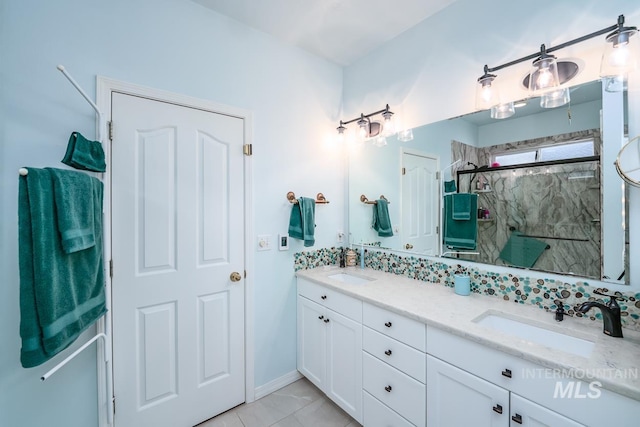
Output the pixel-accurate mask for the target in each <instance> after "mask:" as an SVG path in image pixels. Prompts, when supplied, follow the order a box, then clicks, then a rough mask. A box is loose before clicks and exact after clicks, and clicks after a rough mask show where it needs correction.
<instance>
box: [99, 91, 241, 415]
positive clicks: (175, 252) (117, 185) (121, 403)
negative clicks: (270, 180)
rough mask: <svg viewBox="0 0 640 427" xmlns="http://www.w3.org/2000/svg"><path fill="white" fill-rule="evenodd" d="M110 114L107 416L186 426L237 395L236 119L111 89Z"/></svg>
mask: <svg viewBox="0 0 640 427" xmlns="http://www.w3.org/2000/svg"><path fill="white" fill-rule="evenodd" d="M111 117H112V121H113V124H114V139H113V143H112V160H111V163H112V174H111V175H112V221H113V227H112V258H113V263H114V264H113V268H114V274H113V279H112V288H113V310H112V314H113V368H114V395H115V403H116V413H115V425H116V426H118V427H129V426H141V427H142V426H154V427H161V426H167V427H189V426H193V425H195V424H198V423H200V422H202V421H204V420H206V419H208V418H211V417H213V416H215V415H217V414H219V413H221V412H223V411H225V410H227V409H229V408H232V407H234V406H236V405H238V404H240V403H242V402H244V400H245V394H244V393H245V390H244V384H245V378H244V375H245V373H244V366H245V365H244V360H245V355H244V269H245V266H244V182H243V176H244V175H243V163H244V161H243V154H242V145H243V142H244V124H243V120H242V119H240V118H236V117H231V116H227V115H223V114H217V113H212V112H209V111H203V110H199V109H194V108H189V107H184V106H179V105H175V104H170V103H165V102H160V101H156V100H151V99H146V98H143V97H138V96H132V95H126V94H121V93H116V92H114V93H113V94H112V111H111ZM236 273H237V274H236Z"/></svg>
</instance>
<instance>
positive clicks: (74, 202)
mask: <svg viewBox="0 0 640 427" xmlns="http://www.w3.org/2000/svg"><path fill="white" fill-rule="evenodd" d="M46 169H47V170H48V171H49V172H50V173H51V176H52V178H53V191H54V194H55V205H56V214H57V216H58V231H59V232H60V237H61V242H62V248H63V249H64V251H65V253H68V254H70V253H73V252H77V251H81V250H83V249H88V248H90V247H92V246H94V245H95V244H96V239H95V234H94V233H95V224H94V212H95V209H94V206H93V204H94V202H98V201H97V200H94V198H93V197H92V193H93V186H94V184H95V182H96V181H98V180H96V179H91V177H90V176H88V175H87V174H84V173H78V172H72V171H67V170H62V169H54V168H46ZM98 182H99V181H98ZM100 185H102V184H100Z"/></svg>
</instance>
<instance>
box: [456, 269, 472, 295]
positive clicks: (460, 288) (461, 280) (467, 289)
mask: <svg viewBox="0 0 640 427" xmlns="http://www.w3.org/2000/svg"><path fill="white" fill-rule="evenodd" d="M453 283H454V290H455V292H456V294H458V295H469V294H470V293H471V277H470V276H468V275H466V274H454V275H453Z"/></svg>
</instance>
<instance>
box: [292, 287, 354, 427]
mask: <svg viewBox="0 0 640 427" xmlns="http://www.w3.org/2000/svg"><path fill="white" fill-rule="evenodd" d="M298 370H299V371H300V372H301V373H302V374H303V375H304V376H305V377H307V378H308V379H309V381H311V382H312V383H313V384H315V385H316V386H317V387H318V388H319V389H320V390H322V391H323V392H324V393H325V394H326V395H327V396H328V397H329V398H330V399H331V400H333V401H334V402H335V403H336V404H337V405H338V406H340V407H341V408H342V409H343V410H344V411H345V412H347V413H348V414H349V415H350V416H352V417H353V418H354V419H355V420H357V421H358V422H362V302H361V301H359V300H357V299H354V298H350V297H348V296H346V295H343V294H340V293H339V292H333V291H331V290H329V289H326V288H324V287H322V286H319V285H316V284H314V283H311V282H309V281H307V280H304V279H300V278H299V279H298Z"/></svg>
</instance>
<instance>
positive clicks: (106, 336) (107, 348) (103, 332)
mask: <svg viewBox="0 0 640 427" xmlns="http://www.w3.org/2000/svg"><path fill="white" fill-rule="evenodd" d="M57 68H58V70H59V71H60V72H61V73H62V74H63V75H64V76H65V77H66V78H67V80H69V82H70V83H71V84H72V85H73V87H75V88H76V90H77V91H78V92H80V95H82V97H83V98H84V99H85V100H86V101H87V102H88V103H89V105H91V108H93V109H94V111H95V112H96V114H97V115H98V141H100V143H102V141H103V132H104V129H105V127H106V126H105V123H104V115H103V114H102V111H100V109H99V108H98V106H97V105H96V104H95V102H93V101H92V100H91V98H89V95H87V93H86V92H85V91H84V90H83V89H82V88H81V87H80V85H78V83H77V82H76V81H75V80H74V79H73V77H71V75H69V73H68V72H67V70H66V69H65V68H64V66H62V65H58V67H57ZM18 173H19V174H20V175H22V176H25V175H27V174H28V173H29V171H28V170H27V169H26V168H20V169H19V170H18ZM105 286H106V289H105V297H106V301H105V305H106V308H107V312H106V314H105V315H104V316H103V318H102V319H103V320H104V322H103V324H102V325H100V324H98V333H97V334H96V335H95V336H94V337H93V338H91V339H90V340H89V341H87V342H86V343H84V344H83V345H82V346H81V347H80V348H78V349H77V350H76V351H74V352H73V353H72V354H70V355H69V356H68V357H67V358H66V359H64V360H63V361H62V362H60V363H58V364H57V365H56V366H54V367H53V368H52V369H51V370H49V371H48V372H47V373H46V374H44V375H43V376H42V377H41V378H40V379H41V380H42V381H46V380H47V378H49V377H50V376H51V375H53V374H54V373H55V372H57V371H58V370H59V369H60V368H62V367H63V366H65V365H66V364H67V363H69V362H70V361H71V360H72V359H73V358H75V357H76V356H77V355H78V354H80V353H81V352H82V351H83V350H84V349H86V348H87V347H89V346H90V345H91V344H93V343H94V342H96V341H98V340H99V339H102V340H103V350H104V363H105V382H106V390H105V392H106V399H107V402H106V403H107V423H108V424H109V425H111V424H113V369H112V366H111V283H110V282H109V280H107V281H106V285H105Z"/></svg>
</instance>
